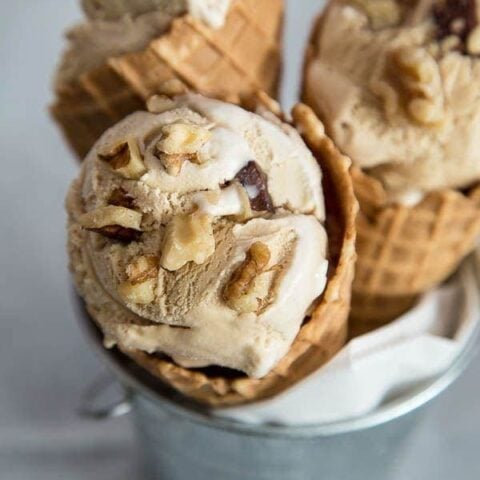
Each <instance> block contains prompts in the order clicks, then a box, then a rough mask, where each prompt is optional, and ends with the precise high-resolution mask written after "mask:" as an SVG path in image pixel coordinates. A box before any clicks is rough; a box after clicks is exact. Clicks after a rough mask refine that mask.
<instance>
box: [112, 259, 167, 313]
mask: <svg viewBox="0 0 480 480" xmlns="http://www.w3.org/2000/svg"><path fill="white" fill-rule="evenodd" d="M126 274H127V279H128V280H127V281H126V282H123V283H121V284H120V285H119V287H118V293H119V295H120V296H121V297H122V298H123V299H124V300H125V301H126V302H130V303H137V304H141V305H147V304H149V303H152V302H153V301H154V300H155V286H156V283H157V275H158V258H157V257H156V256H154V255H141V256H139V257H137V258H136V259H135V260H133V262H131V263H130V264H129V265H128V266H127V269H126Z"/></svg>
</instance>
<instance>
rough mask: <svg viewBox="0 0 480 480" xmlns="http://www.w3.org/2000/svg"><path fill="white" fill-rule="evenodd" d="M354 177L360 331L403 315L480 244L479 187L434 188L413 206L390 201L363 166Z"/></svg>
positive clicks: (355, 312) (355, 317)
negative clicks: (434, 190) (458, 188)
mask: <svg viewBox="0 0 480 480" xmlns="http://www.w3.org/2000/svg"><path fill="white" fill-rule="evenodd" d="M352 175H353V184H354V188H355V194H356V196H357V198H358V201H359V203H360V214H359V216H358V219H357V232H358V234H357V253H358V262H357V268H356V275H355V281H354V286H353V305H352V321H353V322H352V323H353V330H354V331H357V332H359V333H361V332H362V331H365V330H370V329H372V328H373V327H375V326H379V325H381V324H384V323H386V322H388V321H390V320H392V319H394V318H395V317H398V316H399V315H400V314H402V313H404V312H405V311H406V310H408V309H409V308H410V307H411V306H412V305H413V304H414V303H415V301H416V299H417V297H418V296H419V295H420V294H422V293H423V292H425V291H427V290H429V289H430V288H432V287H435V286H436V285H438V284H440V283H442V282H443V281H445V280H446V279H447V278H448V277H449V276H450V275H451V274H452V273H453V272H454V271H455V270H456V268H457V267H458V265H459V263H460V262H461V260H462V259H463V258H464V257H465V256H466V255H468V254H469V253H470V252H471V251H472V250H473V249H474V248H475V245H476V241H477V239H478V236H479V234H480V186H477V187H474V188H472V189H470V190H469V191H468V192H466V193H462V192H459V191H456V190H453V189H446V190H442V191H438V192H433V193H430V194H428V195H427V196H426V197H425V198H424V200H423V201H422V202H420V203H419V204H417V205H415V206H413V207H408V206H403V205H392V204H389V203H388V201H387V195H386V192H385V190H384V189H383V187H382V185H381V184H380V182H378V181H377V180H375V179H374V178H372V177H369V176H368V175H366V174H364V173H362V172H361V171H360V170H358V169H353V171H352Z"/></svg>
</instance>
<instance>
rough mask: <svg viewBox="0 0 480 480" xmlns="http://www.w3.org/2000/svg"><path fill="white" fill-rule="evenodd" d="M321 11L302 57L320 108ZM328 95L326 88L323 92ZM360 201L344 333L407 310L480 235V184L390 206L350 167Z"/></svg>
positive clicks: (377, 186)
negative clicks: (314, 66)
mask: <svg viewBox="0 0 480 480" xmlns="http://www.w3.org/2000/svg"><path fill="white" fill-rule="evenodd" d="M323 18H324V16H323V14H322V15H320V16H319V17H318V18H317V20H316V22H315V25H314V28H313V31H312V35H311V37H310V42H309V45H308V47H307V51H306V55H305V66H304V76H303V78H304V81H303V90H302V99H303V101H304V102H305V103H306V104H307V105H310V106H312V108H313V109H314V110H315V111H317V113H320V112H319V111H318V110H319V108H317V107H318V100H317V98H318V85H315V84H314V83H313V81H312V79H311V78H310V77H309V75H308V71H309V68H310V64H311V62H312V61H314V59H315V58H316V56H317V52H318V38H319V31H320V29H321V28H322V21H323ZM327 94H328V93H327ZM352 178H353V184H354V190H355V194H356V196H357V198H358V201H359V204H360V213H359V215H358V217H357V245H356V249H357V255H358V260H357V265H356V269H355V279H354V283H353V292H352V310H351V319H350V320H351V321H350V335H351V336H357V335H360V334H363V333H367V332H369V331H371V330H374V329H376V328H378V327H381V326H383V325H385V324H387V323H388V322H390V321H392V320H394V319H395V318H397V317H399V316H400V315H401V314H403V313H405V312H406V311H408V310H409V309H410V308H411V307H412V306H413V305H414V304H415V303H416V302H417V300H418V298H419V296H420V295H421V294H422V293H424V292H425V291H427V290H428V289H430V288H432V287H435V286H436V285H438V284H440V283H442V282H443V281H445V280H446V279H447V278H448V277H449V276H450V275H451V274H452V273H453V272H454V271H455V269H456V268H457V266H458V265H459V263H460V262H461V260H462V259H463V258H464V257H465V256H466V255H468V253H470V252H471V251H472V250H473V248H474V246H475V242H476V239H477V238H478V235H479V234H480V202H479V201H480V187H477V188H473V189H470V190H469V191H468V192H467V193H466V194H464V193H461V192H460V191H456V190H453V189H446V190H443V191H438V192H434V193H430V194H429V195H427V197H425V199H424V200H423V201H422V202H421V203H420V204H418V205H416V206H414V207H408V206H401V205H393V204H391V203H390V202H389V201H388V197H387V192H386V191H385V190H384V188H383V186H382V184H381V183H380V182H379V181H377V180H375V179H374V178H373V177H371V176H368V175H366V174H365V173H362V172H361V171H360V170H359V169H357V168H353V169H352Z"/></svg>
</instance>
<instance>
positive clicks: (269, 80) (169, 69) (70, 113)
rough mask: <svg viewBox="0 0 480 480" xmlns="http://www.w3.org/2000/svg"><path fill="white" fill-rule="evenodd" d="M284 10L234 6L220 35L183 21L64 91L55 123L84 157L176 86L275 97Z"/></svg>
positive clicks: (248, 0) (251, 0) (268, 0)
mask: <svg viewBox="0 0 480 480" xmlns="http://www.w3.org/2000/svg"><path fill="white" fill-rule="evenodd" d="M283 9H284V5H283V0H262V1H261V2H258V1H255V0H234V1H233V2H232V6H231V8H230V11H229V13H228V16H227V19H226V22H225V25H224V26H223V27H222V28H221V29H219V30H214V29H211V28H208V27H207V26H205V25H204V24H203V23H202V22H200V21H197V20H195V19H193V18H192V17H190V16H189V15H184V16H181V17H178V18H177V19H175V20H174V21H173V22H172V25H171V27H170V29H169V31H168V32H167V33H166V34H164V35H162V36H160V37H158V38H156V39H154V40H153V41H152V42H151V43H150V44H149V46H148V48H146V49H144V50H142V51H139V52H135V53H130V54H125V55H121V56H119V57H115V58H109V59H108V61H107V62H106V63H105V64H104V65H102V66H101V67H99V68H97V69H95V70H93V71H89V72H87V73H85V74H83V75H82V76H81V77H80V78H79V79H78V81H77V82H76V83H75V84H64V85H58V86H57V92H56V97H57V98H56V101H55V103H54V105H53V106H52V108H51V112H52V115H53V116H54V118H55V119H56V121H57V122H58V124H59V126H60V127H61V129H62V130H63V132H64V135H65V137H66V139H67V141H68V142H69V143H70V145H71V146H72V148H73V149H74V151H75V152H76V153H77V154H78V155H79V156H80V157H83V156H84V155H85V154H86V153H87V152H88V150H89V149H90V147H91V146H92V145H93V143H94V142H95V141H96V140H97V139H98V137H99V136H100V135H101V134H102V133H103V132H104V131H105V130H106V129H107V128H108V127H110V126H111V125H113V124H114V123H116V122H117V121H119V120H121V119H122V118H123V117H124V116H125V115H126V114H128V113H131V112H133V111H135V110H138V109H140V108H142V107H144V103H145V100H146V99H147V98H148V97H150V96H151V95H153V94H155V93H157V91H158V87H159V85H161V84H163V83H164V82H165V81H166V80H169V79H172V78H178V79H180V80H181V81H182V82H184V83H185V84H186V85H188V86H189V87H190V88H191V89H192V90H196V91H200V92H202V93H205V94H207V95H209V96H213V97H219V98H228V99H231V100H238V99H239V98H240V96H243V95H248V94H249V93H252V92H253V91H256V90H258V89H261V90H265V91H266V92H267V93H268V94H269V95H271V96H273V97H275V96H276V95H277V91H278V84H279V79H280V66H281V65H280V63H281V59H280V53H281V45H280V41H281V31H282V23H283Z"/></svg>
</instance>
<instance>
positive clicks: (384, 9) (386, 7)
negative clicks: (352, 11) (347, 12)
mask: <svg viewBox="0 0 480 480" xmlns="http://www.w3.org/2000/svg"><path fill="white" fill-rule="evenodd" d="M351 2H352V3H353V4H354V5H356V6H357V7H359V8H361V9H362V10H363V11H364V12H365V13H366V14H367V16H368V18H369V20H370V23H371V25H372V28H373V29H374V30H380V29H382V28H388V27H394V26H396V25H398V24H399V23H400V21H401V20H402V9H401V8H400V5H399V3H398V2H397V0H351Z"/></svg>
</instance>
